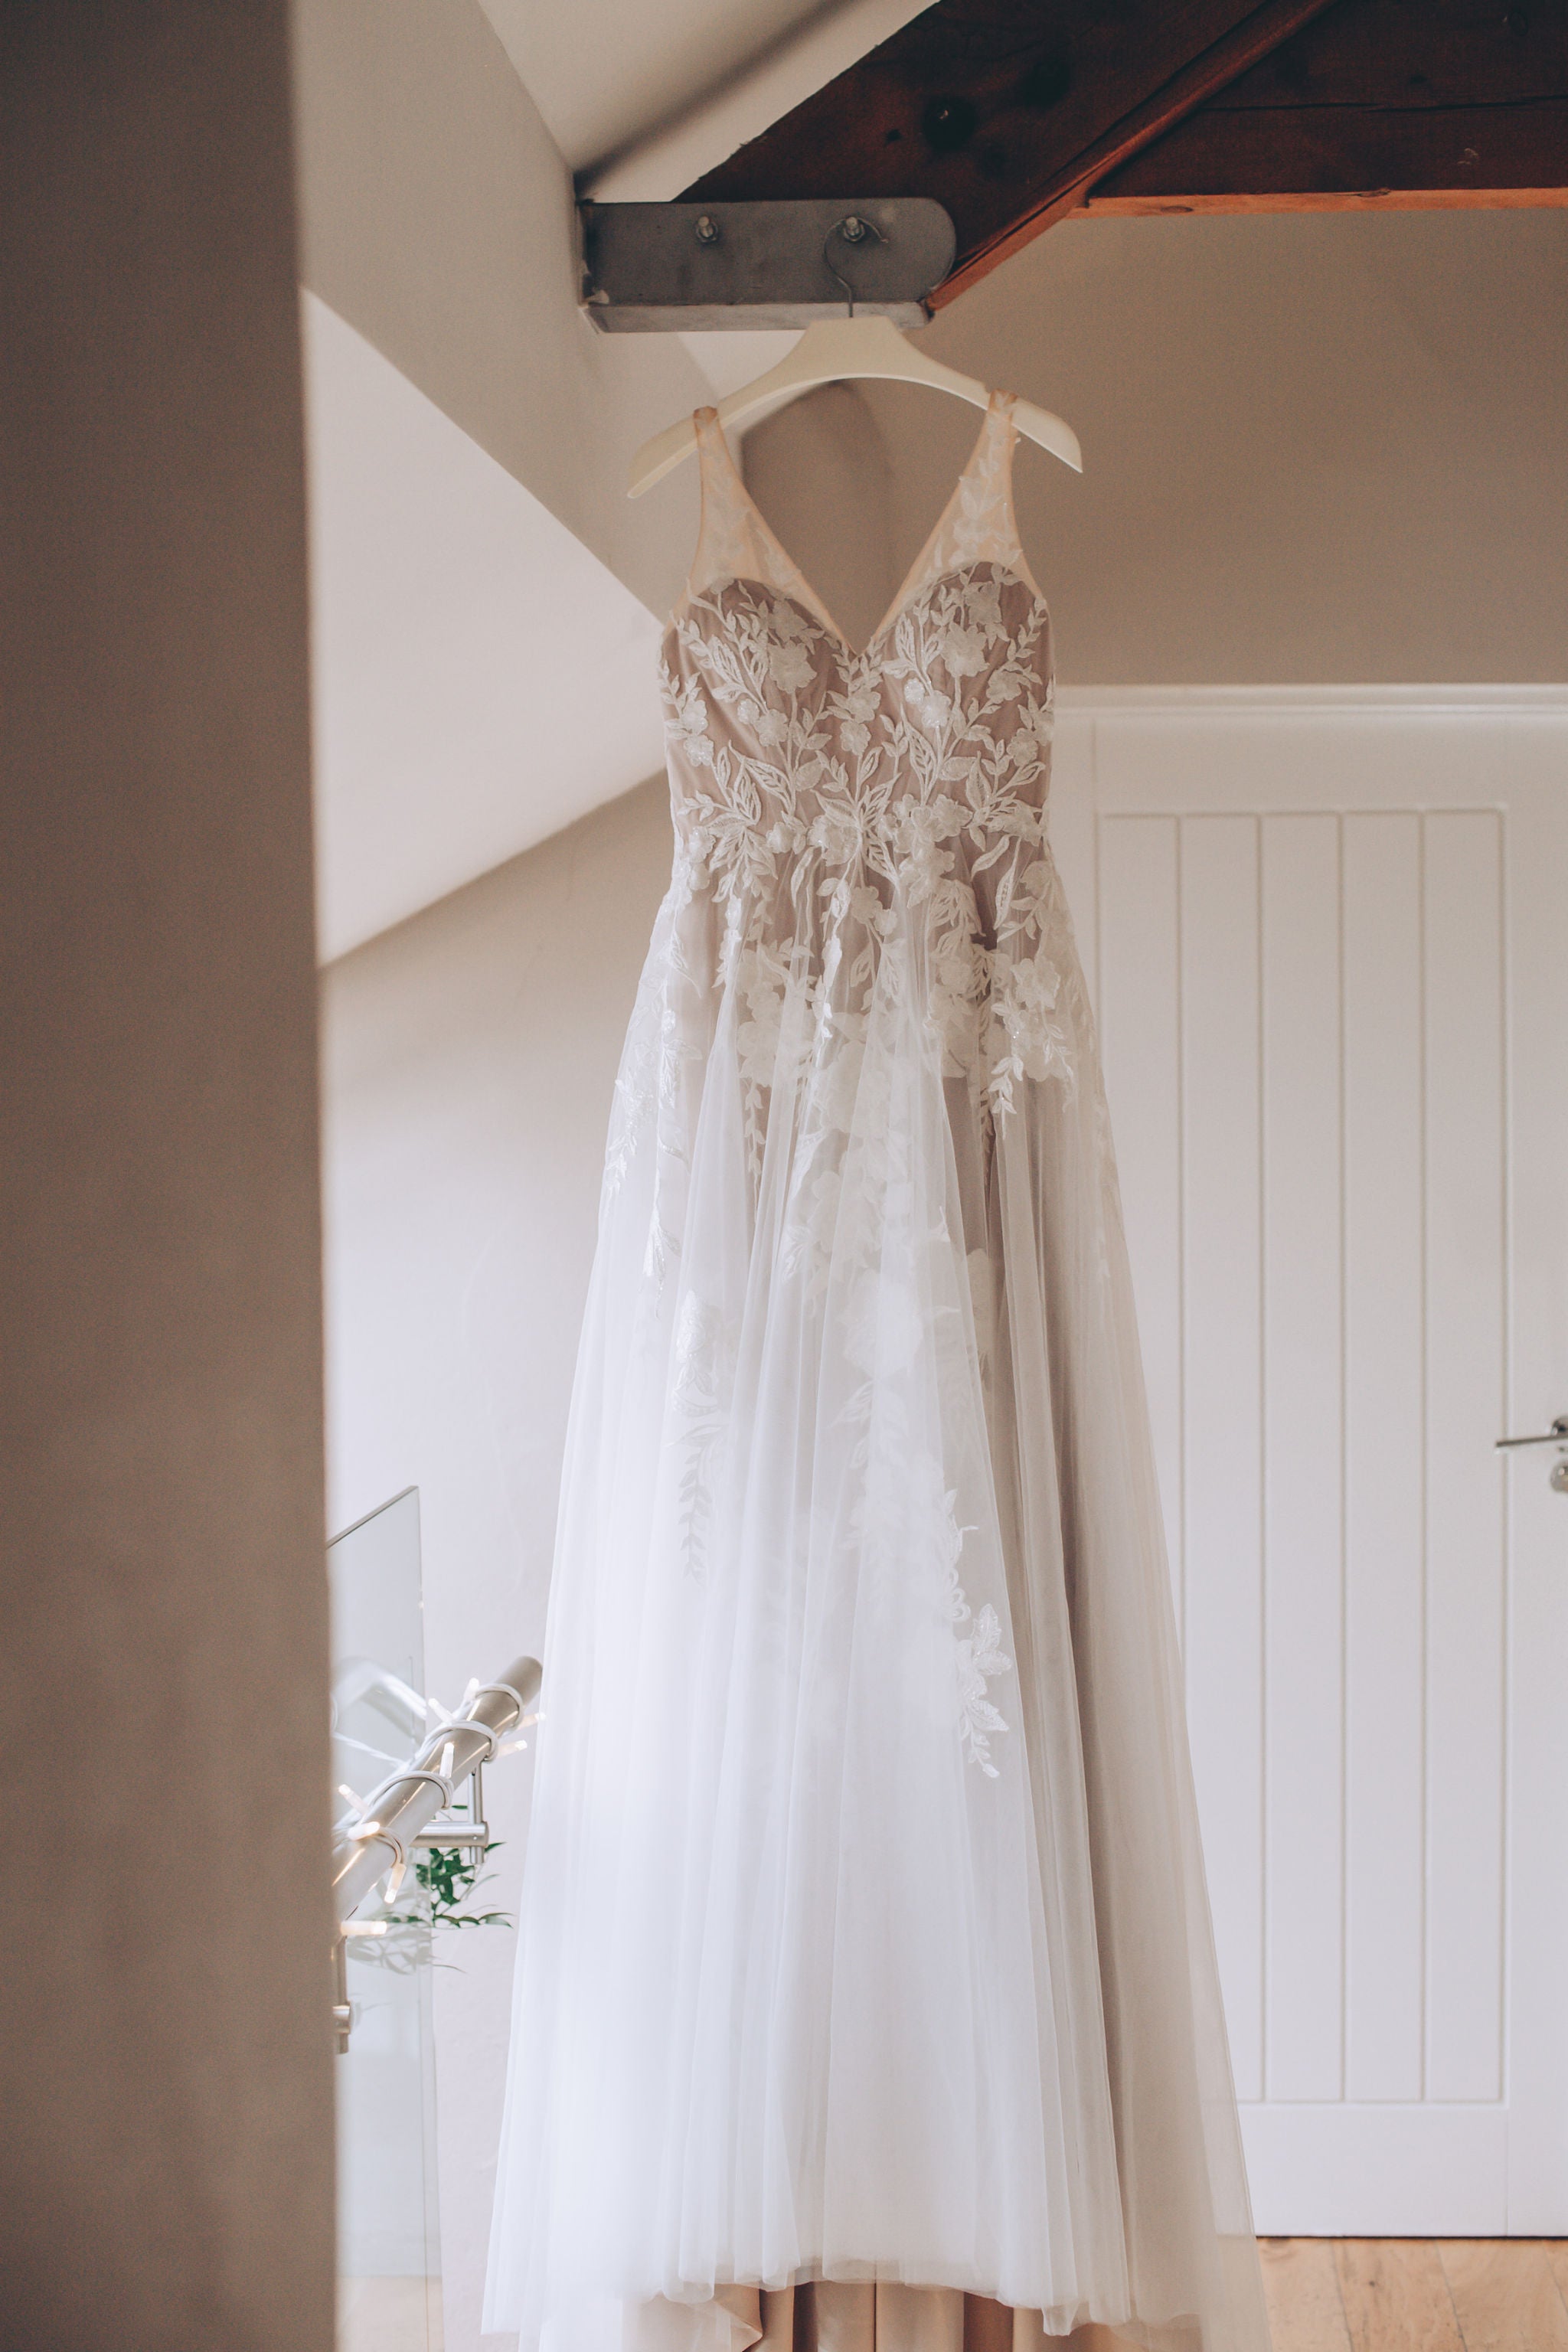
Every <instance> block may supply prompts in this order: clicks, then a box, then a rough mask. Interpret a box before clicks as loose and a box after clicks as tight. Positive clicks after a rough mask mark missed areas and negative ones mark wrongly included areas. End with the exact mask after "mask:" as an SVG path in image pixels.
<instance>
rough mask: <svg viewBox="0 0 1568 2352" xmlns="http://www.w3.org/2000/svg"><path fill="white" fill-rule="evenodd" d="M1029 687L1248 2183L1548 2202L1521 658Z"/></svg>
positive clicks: (1562, 873)
mask: <svg viewBox="0 0 1568 2352" xmlns="http://www.w3.org/2000/svg"><path fill="white" fill-rule="evenodd" d="M1064 703H1065V704H1066V708H1065V709H1064V713H1063V720H1062V729H1061V751H1060V757H1059V761H1058V787H1057V791H1058V793H1059V795H1060V797H1059V799H1058V800H1054V810H1055V813H1054V815H1053V832H1054V837H1055V838H1056V840H1057V843H1058V856H1060V857H1061V859H1062V863H1063V866H1064V871H1065V873H1066V877H1067V881H1068V891H1069V894H1070V896H1071V897H1072V899H1073V902H1074V906H1075V910H1076V911H1077V912H1078V914H1079V924H1080V930H1081V931H1082V933H1083V934H1084V946H1085V950H1086V961H1089V966H1090V978H1091V983H1092V984H1093V985H1094V986H1095V987H1096V990H1097V995H1098V1002H1099V1007H1100V1023H1101V1029H1102V1034H1103V1041H1104V1050H1105V1059H1106V1068H1107V1076H1108V1084H1109V1087H1110V1107H1111V1115H1112V1121H1113V1125H1114V1129H1115V1134H1116V1141H1117V1147H1118V1152H1119V1156H1120V1160H1121V1180H1122V1190H1123V1197H1124V1200H1125V1203H1126V1213H1127V1223H1128V1231H1129V1239H1130V1243H1131V1253H1132V1260H1133V1272H1134V1277H1135V1280H1136V1284H1137V1290H1138V1305H1139V1312H1140V1318H1141V1325H1142V1338H1143V1347H1144V1354H1145V1360H1146V1363H1147V1368H1148V1377H1149V1386H1150V1392H1151V1403H1152V1413H1153V1419H1154V1427H1155V1433H1156V1442H1157V1444H1158V1448H1159V1454H1160V1467H1161V1476H1162V1482H1163V1495H1164V1503H1165V1512H1166V1520H1167V1526H1168V1528H1169V1533H1170V1546H1171V1559H1172V1570H1173V1578H1174V1580H1175V1586H1176V1593H1177V1602H1178V1610H1179V1614H1180V1619H1181V1622H1182V1625H1183V1629H1184V1644H1185V1656H1186V1667H1187V1684H1188V1696H1189V1707H1190V1716H1191V1727H1192V1738H1193V1750H1194V1764H1195V1769H1196V1773H1197V1782H1198V1798H1199V1804H1200V1809H1201V1811H1202V1816H1203V1823H1204V1835H1205V1852H1206V1856H1207V1864H1208V1872H1209V1883H1210V1889H1211V1894H1212V1896H1213V1902H1214V1910H1215V1929H1216V1933H1217V1937H1218V1942H1219V1950H1220V1963H1221V1970H1222V1975H1223V1979H1224V1983H1225V1992H1226V2006H1227V2012H1228V2016H1229V2021H1230V2031H1231V2040H1232V2046H1233V2050H1234V2053H1235V2062H1236V2073H1237V2090H1238V2092H1239V2094H1240V2096H1241V2099H1242V2101H1243V2120H1244V2126H1245V2129H1246V2134H1247V2150H1248V2158H1249V2163H1250V2167H1251V2171H1252V2181H1253V2194H1254V2200H1255V2205H1256V2209H1257V2218H1258V2227H1259V2229H1260V2230H1262V2231H1267V2232H1275V2231H1279V2232H1301V2233H1318V2232H1321V2233H1326V2234H1333V2235H1339V2234H1343V2235H1350V2236H1381V2235H1405V2234H1408V2235H1437V2234H1444V2233H1454V2234H1459V2235H1476V2236H1480V2235H1489V2234H1493V2233H1502V2232H1525V2233H1568V2018H1565V2011H1568V1899H1565V1884H1568V1495H1560V1494H1557V1493H1555V1492H1554V1491H1553V1490H1552V1486H1551V1485H1550V1472H1551V1468H1552V1460H1553V1453H1552V1449H1551V1448H1550V1447H1540V1448H1531V1449H1528V1450H1523V1451H1521V1452H1519V1453H1515V1454H1508V1455H1504V1454H1498V1453H1496V1452H1495V1451H1494V1441H1495V1440H1496V1439H1497V1438H1498V1437H1499V1436H1500V1435H1502V1434H1503V1433H1505V1432H1508V1433H1530V1432H1533V1431H1536V1430H1544V1429H1546V1428H1547V1426H1548V1424H1549V1423H1550V1422H1551V1421H1552V1418H1553V1416H1554V1415H1556V1414H1560V1413H1568V695H1560V694H1557V693H1556V692H1555V691H1554V690H1552V689H1542V690H1539V691H1534V692H1532V691H1531V690H1529V689H1525V690H1522V691H1520V692H1504V691H1501V690H1496V691H1489V690H1487V689H1479V690H1477V691H1476V692H1474V693H1463V694H1459V693H1457V694H1456V696H1455V697H1453V698H1448V699H1447V702H1446V703H1445V702H1444V701H1443V700H1442V699H1439V698H1433V697H1432V696H1430V695H1426V696H1422V695H1417V694H1411V693H1402V692H1398V691H1391V692H1384V693H1379V692H1378V691H1376V690H1375V689H1369V690H1365V691H1361V692H1351V693H1338V692H1333V691H1326V690H1325V691H1321V692H1310V691H1308V692H1296V693H1293V694H1284V693H1279V694H1275V693H1268V692H1259V693H1248V692H1245V691H1234V692H1229V693H1226V692H1215V693H1213V694H1208V693H1203V692H1186V693H1171V694H1165V695H1159V694H1153V693H1143V694H1138V693H1129V694H1125V695H1118V696H1114V697H1089V696H1088V695H1086V696H1083V697H1079V698H1077V699H1076V701H1075V700H1074V699H1073V698H1067V697H1064Z"/></svg>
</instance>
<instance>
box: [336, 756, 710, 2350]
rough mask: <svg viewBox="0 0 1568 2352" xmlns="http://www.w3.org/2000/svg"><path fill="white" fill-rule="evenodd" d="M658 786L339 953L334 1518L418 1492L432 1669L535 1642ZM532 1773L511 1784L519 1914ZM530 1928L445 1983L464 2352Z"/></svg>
mask: <svg viewBox="0 0 1568 2352" xmlns="http://www.w3.org/2000/svg"><path fill="white" fill-rule="evenodd" d="M669 855H670V841H669V822H668V801H667V795H666V789H665V786H664V783H663V781H662V779H661V780H660V781H659V782H656V783H651V784H647V785H645V786H643V787H642V788H640V789H639V790H638V791H637V792H635V793H630V794H628V795H627V796H626V798H624V799H623V800H621V801H618V802H616V803H615V804H614V805H613V806H612V807H610V808H608V809H605V810H603V811H600V812H599V813H597V814H595V815H593V816H590V817H588V818H586V819H584V821H583V822H582V823H581V824H577V825H574V827H573V828H572V829H571V830H570V831H569V832H567V833H563V834H560V835H557V836H556V837H555V838H554V839H553V840H552V841H549V842H547V843H545V844H544V845H542V847H540V848H539V849H536V850H534V851H531V853H529V854H528V855H527V856H523V857H520V858H517V859H515V860H514V861H513V862H512V863H511V864H510V865H509V866H503V867H501V868H500V871H499V872H497V873H495V874H492V875H489V876H487V877H485V878H484V879H483V880H482V881H479V882H476V883H474V884H472V885H471V886H470V887H468V888H467V889H465V890H462V891H459V892H458V893H457V895H456V896H454V897H452V898H447V900H445V901H444V902H443V903H442V904H441V905H440V906H438V907H435V908H431V909H430V910H429V911H428V912H427V913H426V914H424V915H421V916H418V917H416V919H414V920H413V921H412V922H409V923H405V924H404V925H403V926H401V928H400V929H396V930H395V931H390V932H388V933H386V934H385V936H384V937H383V938H382V939H379V940H374V941H373V942H372V943H371V944H370V945H369V946H367V947H365V948H363V949H361V950H359V951H358V952H357V953H356V954H353V955H351V956H347V957H344V958H343V959H342V961H339V962H338V963H336V964H334V965H333V966H332V967H331V969H330V971H328V972H327V973H326V975H325V978H324V982H323V990H322V1016H323V1057H324V1058H323V1097H324V1108H325V1121H324V1149H325V1194H326V1236H327V1342H328V1394H329V1422H328V1449H327V1450H328V1463H329V1496H330V1523H331V1526H332V1527H334V1528H341V1527H343V1526H346V1525H347V1524H349V1523H350V1522H351V1521H352V1520H353V1519H355V1518H357V1517H359V1516H360V1515H361V1514H362V1513H363V1512H364V1511H366V1510H368V1509H371V1508H373V1507H374V1506H375V1505H376V1504H377V1503H380V1502H383V1501H384V1500H385V1499H386V1498H387V1496H391V1495H394V1494H395V1493H396V1492H397V1491H398V1490H399V1489H400V1488H401V1487H404V1486H410V1485H414V1486H418V1488H419V1496H420V1508H421V1515H422V1519H423V1528H424V1543H425V1575H426V1644H425V1647H426V1671H427V1673H428V1675H429V1679H430V1685H431V1687H432V1689H433V1690H435V1691H436V1692H437V1693H439V1694H440V1695H441V1696H444V1697H446V1698H447V1700H448V1701H451V1700H453V1699H455V1697H456V1696H457V1695H458V1693H459V1692H460V1691H461V1689H462V1686H463V1685H464V1683H465V1682H466V1681H467V1680H468V1676H469V1675H476V1674H477V1675H479V1676H480V1677H481V1678H483V1677H484V1676H485V1675H491V1674H497V1673H500V1671H501V1670H502V1668H503V1667H504V1666H505V1664H507V1663H508V1662H509V1661H510V1659H511V1658H512V1657H513V1656H514V1655H515V1654H516V1653H517V1652H518V1651H519V1650H520V1649H533V1650H535V1651H537V1649H538V1646H539V1643H540V1642H541V1639H542V1633H543V1622H544V1598H545V1587H546V1580H547V1578H548V1573H549V1567H550V1557H551V1548H552V1538H553V1534H554V1524H553V1521H554V1507H555V1487H556V1482H557V1477H558V1475H559V1464H560V1458H561V1447H562V1441H563V1433H564V1428H565V1419H566V1406H567V1397H568V1390H569V1387H570V1382H571V1378H572V1367H573V1359H574V1348H575V1335H576V1328H577V1323H578V1320H579V1318H580V1316H581V1312H582V1302H583V1296H584V1290H585V1288H586V1286H587V1279H588V1267H589V1261H590V1257H591V1255H592V1251H593V1245H594V1234H595V1222H596V1216H597V1209H598V1171H599V1165H600V1162H601V1160H602V1157H603V1151H604V1139H605V1125H606V1122H607V1119H608V1116H609V1106H610V1096H611V1090H612V1087H613V1085H614V1080H615V1073H616V1061H617V1059H618V1055H619V1049H620V1037H621V1033H622V1032H623V1031H624V1029H625V1027H626V1018H627V1015H628V1014H629V1013H630V1010H631V1003H632V998H633V995H634V993H635V991H636V986H637V973H638V971H639V969H640V966H641V963H642V959H643V955H644V953H645V951H646V948H647V938H648V933H649V931H650V929H652V925H653V919H654V914H655V911H656V909H657V908H658V900H659V898H660V896H661V894H662V892H663V889H664V886H665V882H666V880H667V879H668V869H669ZM530 1760H531V1759H530V1758H529V1757H528V1756H527V1755H521V1756H517V1757H513V1758H510V1759H508V1760H507V1761H506V1762H505V1763H504V1764H502V1765H500V1766H499V1767H497V1769H495V1770H494V1771H493V1772H492V1773H491V1774H490V1775H489V1780H488V1781H487V1794H488V1796H489V1801H490V1807H491V1817H492V1819H493V1821H494V1822H495V1823H496V1824H497V1828H498V1832H499V1834H500V1836H501V1837H502V1838H503V1839H504V1840H505V1841H506V1851H505V1853H503V1854H501V1855H500V1856H499V1857H498V1859H497V1868H498V1872H499V1879H498V1887H497V1890H495V1891H496V1892H497V1893H498V1899H499V1900H500V1903H501V1905H502V1906H503V1907H507V1908H511V1907H513V1906H514V1905H515V1899H516V1885H517V1876H518V1872H519V1868H520V1865H521V1828H522V1823H523V1821H524V1819H525V1817H526V1803H527V1791H528V1785H529V1766H530ZM512 1951H513V1939H512V1937H510V1935H509V1934H507V1933H505V1932H503V1931H500V1930H498V1931H496V1932H494V1933H491V1934H485V1935H482V1936H481V1935H475V1936H472V1937H465V1938H464V1942H463V1948H462V1950H461V1954H460V1957H459V1958H458V1965H457V1968H456V1969H455V1970H454V1971H453V1972H450V1973H448V1972H446V1971H443V1972H441V1973H439V1974H438V1975H437V1979H436V2000H437V2049H438V2070H439V2082H438V2094H437V2105H438V2116H439V2136H440V2150H441V2165H440V2170H441V2234H442V2245H443V2253H444V2260H445V2265H446V2272H447V2344H448V2346H449V2347H458V2348H459V2352H462V2347H470V2346H471V2345H472V2344H473V2343H474V2341H475V2337H476V2335H477V2330H478V2325H479V2284H480V2279H481V2275H482V2271H483V2263H484V2248H485V2242H486V2238H487V2234H488V2231H489V2195H490V2179H491V2174H492V2171H493V2166H494V2155H495V2145H496V2137H497V2133H498V2130H499V2126H500V2091H501V2080H502V2074H503V2070H504V2066H505V2061H506V2037H507V2019H508V1999H509V1993H510V1973H511V1964H512Z"/></svg>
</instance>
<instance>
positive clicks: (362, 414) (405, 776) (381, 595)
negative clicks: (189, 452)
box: [304, 294, 663, 961]
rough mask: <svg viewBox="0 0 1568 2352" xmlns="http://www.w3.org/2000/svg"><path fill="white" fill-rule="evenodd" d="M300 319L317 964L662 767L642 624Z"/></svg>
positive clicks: (619, 587)
mask: <svg viewBox="0 0 1568 2352" xmlns="http://www.w3.org/2000/svg"><path fill="white" fill-rule="evenodd" d="M304 320H305V359H306V398H307V417H308V427H309V460H310V534H311V550H310V557H311V630H312V638H313V645H312V667H313V677H314V687H313V703H314V729H315V771H316V833H317V876H318V884H317V898H318V904H317V929H318V936H319V945H320V952H321V959H322V961H330V960H331V958H332V957H334V956H339V955H342V954H344V953H345V952H346V951H347V950H349V949H351V948H353V947H357V946H359V945H360V944H361V943H362V942H363V940H367V939H370V938H371V937H373V936H374V933H376V932H377V931H382V930H384V929H387V928H388V926H389V925H391V924H393V923H395V922H399V921H401V920H402V919H404V918H405V916H408V915H411V914H414V913H416V911H417V910H418V908H421V907H425V906H428V905H429V904H430V903H431V902H432V901H433V900H434V899H437V898H442V897H444V896H445V895H446V894H447V892H448V891H450V890H455V889H458V887H460V886H461V885H462V884H463V883H465V882H470V881H472V880H473V879H474V878H475V877H477V876H478V875H480V874H483V873H486V872H488V871H489V868H490V867H491V866H499V865H500V864H501V863H502V861H503V860H504V859H506V858H509V857H514V856H517V854H518V853H519V851H520V850H523V849H527V848H530V847H531V845H533V844H534V843H535V842H537V841H542V840H543V839H544V837H545V835H548V834H551V833H554V832H556V831H557V830H558V829H559V828H560V827H561V826H562V825H565V824H571V823H572V822H573V820H574V818H576V817H579V816H582V815H583V814H584V813H585V812H586V811H587V810H589V809H590V808H594V807H595V806H597V805H598V803H600V802H602V801H606V800H610V799H613V798H614V797H615V795H616V793H623V792H626V791H627V790H628V789H629V788H630V787H631V786H632V785H633V784H635V783H637V782H640V781H641V779H642V778H643V777H645V776H647V775H648V774H650V773H651V772H653V770H655V769H656V768H657V767H658V765H659V763H660V761H661V759H662V757H663V751H662V732H661V727H660V720H659V712H658V698H657V692H656V687H655V666H656V661H657V655H658V637H659V626H658V622H657V621H656V620H655V619H654V618H653V616H652V614H650V613H649V612H648V611H647V607H646V606H645V605H643V604H640V603H639V602H638V600H637V597H636V596H634V595H633V594H632V592H631V590H630V589H629V588H627V587H626V586H625V585H623V583H621V582H620V581H619V580H617V579H616V575H615V574H614V572H610V571H609V570H608V569H607V568H606V567H605V565H604V564H603V563H601V562H599V561H598V559H597V558H596V557H595V556H594V555H592V554H591V553H590V552H589V551H588V550H587V549H586V548H585V547H584V545H583V543H582V541H580V540H578V539H575V538H574V536H573V534H572V533H571V532H570V531H569V530H566V528H565V527H564V525H563V524H562V523H560V522H558V521H557V520H556V519H555V517H554V516H553V515H552V513H551V511H550V509H548V508H547V507H545V506H544V505H542V503H541V501H540V500H539V499H535V498H534V497H532V496H531V494H530V492H529V491H528V490H526V489H525V488H523V487H522V485H521V483H520V482H518V481H517V480H516V479H514V478H513V477H512V476H511V475H510V474H509V473H508V472H507V471H506V469H505V467H502V466H499V465H498V464H497V463H496V461H495V459H494V458H493V457H489V456H488V455H487V453H486V452H485V451H484V450H483V449H481V448H480V447H479V444H478V443H477V442H476V441H473V440H470V439H469V437H468V435H467V434H466V433H464V432H463V431H462V430H461V429H460V427H459V426H458V425H454V424H453V422H452V420H451V418H450V417H449V416H447V415H445V414H444V413H443V411H442V410H441V409H439V408H437V406H436V404H435V403H434V402H433V401H430V400H427V399H426V396H425V394H423V393H422V392H420V391H418V390H417V389H416V387H415V386H414V385H413V384H411V383H409V381H408V379H407V377H406V376H404V375H401V374H400V373H398V371H397V369H396V368H395V367H394V366H393V365H392V363H391V362H390V361H388V360H386V359H384V358H383V356H382V355H381V353H380V352H378V351H376V350H375V349H374V346H373V345H372V344H370V343H368V342H366V341H364V339H363V336H361V335H358V334H356V333H355V331H354V330H353V328H352V327H349V326H346V325H345V324H344V322H343V321H342V320H341V319H340V318H338V317H337V315H336V314H335V312H333V311H331V310H329V309H328V308H327V306H326V304H325V303H323V302H321V301H320V300H318V299H317V298H316V297H315V296H313V295H310V294H307V295H306V296H305V297H304Z"/></svg>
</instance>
